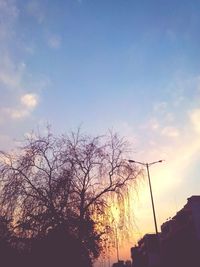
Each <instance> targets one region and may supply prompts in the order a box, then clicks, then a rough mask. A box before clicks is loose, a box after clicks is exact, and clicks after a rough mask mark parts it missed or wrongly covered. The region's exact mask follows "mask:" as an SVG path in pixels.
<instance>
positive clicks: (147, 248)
mask: <svg viewBox="0 0 200 267" xmlns="http://www.w3.org/2000/svg"><path fill="white" fill-rule="evenodd" d="M131 258H132V267H159V266H160V254H159V240H158V236H157V235H156V234H146V235H145V236H144V237H143V238H142V239H141V240H140V241H139V242H138V245H137V246H135V247H133V248H131Z"/></svg>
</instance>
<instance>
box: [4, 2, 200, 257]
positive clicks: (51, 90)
mask: <svg viewBox="0 0 200 267" xmlns="http://www.w3.org/2000/svg"><path fill="white" fill-rule="evenodd" d="M199 10H200V2H199V1H198V0H196V1H195V0H190V1H188V0H181V1H180V0H168V1H165V0H151V1H149V0H65V1H64V0H54V1H47V0H43V1H39V0H38V1H36V0H30V1H27V0H26V1H24V0H16V1H15V0H0V149H1V150H9V149H12V148H14V147H15V146H16V145H17V143H18V141H19V140H22V139H23V138H24V136H26V135H27V134H28V133H29V132H30V131H31V130H35V129H38V128H44V126H45V125H46V124H51V125H52V129H53V130H54V131H55V132H56V133H63V132H67V131H69V130H73V129H76V128H77V127H79V126H81V128H82V129H83V130H84V131H86V132H88V133H91V134H94V135H96V134H102V133H105V132H106V131H107V130H108V129H113V130H114V131H117V132H119V133H120V134H121V135H122V136H125V137H126V138H127V139H128V140H129V141H130V143H131V144H132V148H133V149H132V151H133V153H132V156H131V157H132V159H134V160H138V161H143V162H152V161H156V160H160V159H164V160H165V161H164V162H163V163H160V164H156V165H153V166H152V167H151V169H150V174H151V178H152V186H153V193H154V200H155V207H156V215H157V219H158V225H159V226H160V225H161V224H162V223H163V222H164V221H165V220H166V219H167V218H169V217H172V216H173V215H175V213H176V212H177V211H178V210H179V209H181V208H182V207H183V205H184V204H185V203H186V201H187V198H188V197H190V196H191V195H195V194H199V192H200V183H199V164H198V163H199V160H200V45H199V44H200V32H199V28H200V16H199ZM148 190H149V189H148V184H147V181H145V179H144V181H143V184H142V186H141V189H140V190H139V193H138V199H137V201H136V200H135V199H136V198H137V197H133V199H134V205H133V212H134V214H135V220H136V223H137V227H136V229H135V236H134V238H133V240H134V242H135V240H137V239H138V238H140V237H141V236H142V235H143V234H144V233H147V232H153V231H154V225H153V217H152V210H151V202H150V196H149V191H148ZM127 247H128V245H127ZM126 251H127V248H126ZM123 253H124V252H123ZM128 253H129V248H128Z"/></svg>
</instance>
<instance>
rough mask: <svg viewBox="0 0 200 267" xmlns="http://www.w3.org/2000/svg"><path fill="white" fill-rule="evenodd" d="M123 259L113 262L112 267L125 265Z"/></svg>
mask: <svg viewBox="0 0 200 267" xmlns="http://www.w3.org/2000/svg"><path fill="white" fill-rule="evenodd" d="M125 266H126V265H125V264H124V261H118V262H116V263H113V265H112V267H125Z"/></svg>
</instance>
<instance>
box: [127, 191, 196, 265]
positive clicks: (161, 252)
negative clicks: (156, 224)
mask: <svg viewBox="0 0 200 267" xmlns="http://www.w3.org/2000/svg"><path fill="white" fill-rule="evenodd" d="M131 258H132V267H199V266H200V196H192V197H190V198H188V199H187V203H186V205H185V206H184V207H183V208H182V209H181V210H180V211H178V212H177V213H176V215H175V216H174V217H173V218H171V219H170V220H168V221H166V222H165V223H163V224H162V226H161V233H160V234H159V236H157V235H155V234H146V235H145V236H144V237H143V238H142V239H141V240H140V241H139V242H138V245H137V246H135V247H133V248H131Z"/></svg>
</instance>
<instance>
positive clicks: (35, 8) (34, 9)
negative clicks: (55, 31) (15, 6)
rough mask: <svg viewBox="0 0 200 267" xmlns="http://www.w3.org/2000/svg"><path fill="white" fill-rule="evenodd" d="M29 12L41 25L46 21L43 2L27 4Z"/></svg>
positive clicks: (35, 1)
mask: <svg viewBox="0 0 200 267" xmlns="http://www.w3.org/2000/svg"><path fill="white" fill-rule="evenodd" d="M27 11H28V14H30V16H32V17H33V18H35V19H36V21H37V22H38V23H39V24H41V23H43V21H44V19H45V14H44V10H43V8H42V5H41V2H39V1H37V0H32V1H30V2H28V4H27Z"/></svg>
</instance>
